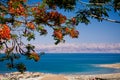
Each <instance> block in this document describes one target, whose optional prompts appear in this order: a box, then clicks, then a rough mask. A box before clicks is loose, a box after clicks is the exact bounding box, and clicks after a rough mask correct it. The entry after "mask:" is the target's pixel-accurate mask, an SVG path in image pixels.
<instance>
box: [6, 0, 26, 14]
mask: <svg viewBox="0 0 120 80" xmlns="http://www.w3.org/2000/svg"><path fill="white" fill-rule="evenodd" d="M21 1H23V2H26V0H10V1H9V2H8V5H9V13H11V14H16V15H21V16H26V14H25V12H26V11H25V8H24V7H23V5H22V4H21V3H20V2H21ZM18 2H19V3H18ZM17 3H18V5H16V4H17Z"/></svg>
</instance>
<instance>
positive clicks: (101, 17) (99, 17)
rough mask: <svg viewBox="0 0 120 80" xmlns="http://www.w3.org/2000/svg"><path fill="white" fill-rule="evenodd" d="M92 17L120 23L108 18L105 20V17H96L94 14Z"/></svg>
mask: <svg viewBox="0 0 120 80" xmlns="http://www.w3.org/2000/svg"><path fill="white" fill-rule="evenodd" d="M90 16H92V17H94V18H99V19H102V20H106V21H109V22H115V23H120V21H117V20H113V19H108V18H103V17H98V16H97V15H94V14H91V15H90Z"/></svg>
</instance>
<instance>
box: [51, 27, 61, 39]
mask: <svg viewBox="0 0 120 80" xmlns="http://www.w3.org/2000/svg"><path fill="white" fill-rule="evenodd" d="M53 35H54V36H55V37H56V38H57V39H59V40H62V39H63V34H62V31H61V30H60V29H58V30H54V34H53Z"/></svg>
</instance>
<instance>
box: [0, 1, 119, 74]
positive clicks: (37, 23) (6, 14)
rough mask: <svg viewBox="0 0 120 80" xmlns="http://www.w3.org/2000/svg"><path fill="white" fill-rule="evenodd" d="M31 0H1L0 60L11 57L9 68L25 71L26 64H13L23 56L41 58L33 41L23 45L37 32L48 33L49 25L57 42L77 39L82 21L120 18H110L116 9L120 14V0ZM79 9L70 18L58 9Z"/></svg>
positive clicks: (35, 59)
mask: <svg viewBox="0 0 120 80" xmlns="http://www.w3.org/2000/svg"><path fill="white" fill-rule="evenodd" d="M29 1H30V0H0V50H1V51H4V52H3V53H5V56H3V57H1V58H0V61H4V60H10V61H11V62H10V63H8V64H7V66H8V68H16V69H17V70H18V71H20V72H24V71H25V70H26V67H25V65H24V64H22V63H17V64H15V63H14V60H15V59H19V58H20V56H21V55H24V56H26V57H27V58H28V59H30V60H31V59H33V60H34V61H36V62H37V61H39V60H40V55H41V54H42V53H41V54H38V53H36V51H35V46H33V45H32V44H24V42H22V40H21V39H22V38H25V39H27V41H31V40H35V37H36V36H35V34H36V33H39V34H40V36H42V35H46V34H47V33H48V31H47V28H46V26H49V27H50V28H51V29H53V34H52V37H53V38H54V40H55V44H56V45H57V44H58V43H60V42H65V40H64V37H65V36H66V35H69V36H70V37H71V38H78V35H79V31H78V30H76V26H77V25H78V24H79V23H85V24H86V25H87V24H89V23H90V19H91V18H92V19H97V20H98V21H100V22H101V21H103V20H107V21H110V22H114V23H120V21H117V20H112V19H109V14H108V13H109V12H110V11H111V10H114V12H115V13H116V15H117V14H118V15H120V12H119V11H120V0H88V1H87V2H83V1H82V0H42V1H40V3H37V4H28V2H29ZM58 8H59V9H63V10H64V11H69V12H71V11H73V10H74V11H76V14H75V16H73V17H72V18H68V17H67V16H65V15H63V14H62V13H59V12H58V11H57V10H58Z"/></svg>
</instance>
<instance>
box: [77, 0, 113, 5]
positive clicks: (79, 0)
mask: <svg viewBox="0 0 120 80" xmlns="http://www.w3.org/2000/svg"><path fill="white" fill-rule="evenodd" d="M78 2H79V3H81V4H85V5H96V6H103V5H110V6H111V5H112V4H109V3H87V2H83V1H81V0H78Z"/></svg>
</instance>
